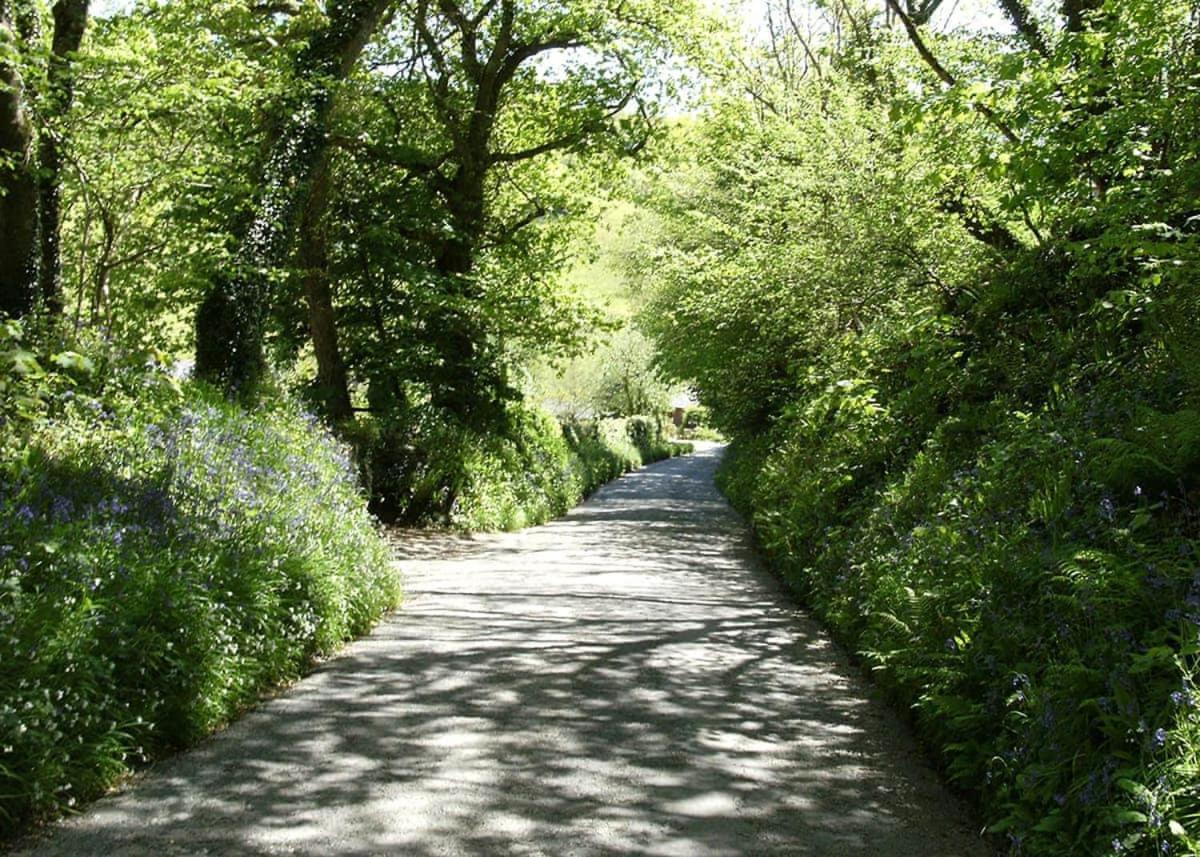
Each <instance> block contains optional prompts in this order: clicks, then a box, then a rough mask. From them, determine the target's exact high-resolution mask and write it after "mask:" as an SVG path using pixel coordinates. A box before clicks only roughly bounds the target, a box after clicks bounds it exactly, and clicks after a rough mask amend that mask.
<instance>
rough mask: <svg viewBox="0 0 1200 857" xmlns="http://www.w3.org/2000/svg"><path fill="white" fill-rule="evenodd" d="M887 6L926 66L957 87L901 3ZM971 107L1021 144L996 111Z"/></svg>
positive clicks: (974, 104)
mask: <svg viewBox="0 0 1200 857" xmlns="http://www.w3.org/2000/svg"><path fill="white" fill-rule="evenodd" d="M887 4H888V7H889V8H890V9H891V10H892V11H893V12H894V13H895V15H896V17H897V18H898V19H899V20H900V23H901V24H903V25H904V29H905V31H906V32H907V33H908V40H909V41H910V42H912V44H913V47H914V48H916V49H917V53H918V54H920V55H921V59H923V60H924V61H925V64H926V65H927V66H929V67H930V68H931V69H933V73H934V74H936V75H937V76H938V79H939V80H941V81H942V83H944V84H946V86H956V85H957V84H958V79H957V78H955V77H954V75H952V74H951V73H950V72H949V71H947V70H946V67H945V66H944V65H942V64H941V63H940V62H938V58H937V57H935V56H934V55H933V52H932V51H931V50H929V46H928V45H926V44H925V40H924V39H923V38H921V31H920V30H918V29H917V25H916V24H914V23H913V20H912V19H911V18H910V17H908V15H907V14H905V12H904V10H903V9H901V8H900V3H899V2H898V0H887ZM971 107H972V108H973V109H974V110H975V112H976V113H978V114H979V115H980V116H982V117H984V118H985V119H987V120H988V121H989V122H991V123H992V126H993V127H994V128H996V130H998V131H999V132H1000V133H1001V134H1003V135H1004V138H1005V139H1006V140H1008V142H1010V143H1017V142H1019V140H1018V138H1017V135H1016V132H1014V131H1013V129H1012V128H1011V127H1009V125H1008V123H1007V122H1005V121H1004V120H1003V119H1001V118H1000V115H999V114H998V113H996V111H995V110H993V109H992V108H990V107H988V106H987V105H986V104H983V103H982V102H979V101H973V102H971Z"/></svg>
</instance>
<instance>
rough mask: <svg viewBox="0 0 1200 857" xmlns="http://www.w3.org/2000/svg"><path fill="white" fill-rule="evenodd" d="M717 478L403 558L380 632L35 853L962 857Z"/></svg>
mask: <svg viewBox="0 0 1200 857" xmlns="http://www.w3.org/2000/svg"><path fill="white" fill-rule="evenodd" d="M718 454H719V450H716V449H707V450H705V451H704V452H702V453H700V454H698V455H696V456H694V457H691V458H689V459H680V460H675V461H671V462H665V463H663V464H660V465H657V466H655V467H652V468H649V469H647V470H645V471H642V472H640V473H637V474H633V475H631V476H628V477H626V478H624V479H622V480H619V481H618V482H617V483H615V484H613V485H610V486H609V487H608V488H606V489H604V490H603V491H601V492H600V493H599V494H598V495H597V496H596V497H595V498H593V500H592V501H591V502H589V503H588V504H586V505H585V506H583V507H581V508H579V509H577V510H576V511H575V512H574V513H572V514H571V515H569V516H567V517H566V518H563V519H561V520H559V521H555V522H553V523H551V524H548V525H546V526H543V527H539V528H536V529H533V530H528V531H526V532H523V533H518V534H513V535H506V536H492V537H486V538H481V539H463V538H460V537H451V541H452V542H453V543H452V545H451V548H452V549H451V550H448V551H447V552H446V553H444V554H439V552H438V551H437V550H435V549H432V547H431V546H432V545H433V542H430V541H422V542H421V543H420V545H419V546H418V547H417V548H416V549H414V550H412V551H411V552H410V553H409V557H410V559H409V560H408V562H407V566H408V568H409V574H408V576H409V589H410V591H411V599H410V601H409V603H408V605H407V606H406V609H405V610H404V611H403V612H402V613H400V614H399V615H398V616H396V617H395V618H394V619H392V620H390V621H389V622H387V623H386V624H385V625H384V626H382V627H381V628H380V629H379V630H378V631H377V633H375V634H374V635H373V636H371V637H370V638H368V639H365V640H362V641H360V642H358V643H356V644H355V645H354V646H352V647H351V648H350V649H349V650H347V652H346V653H345V654H344V655H343V656H342V657H340V658H338V659H336V660H334V661H332V662H330V663H328V664H326V665H325V666H323V667H322V668H321V669H320V670H319V671H318V672H317V673H316V674H315V675H314V676H312V677H311V678H309V679H307V680H306V681H304V682H303V683H301V684H300V685H299V686H297V687H296V688H294V689H293V690H292V691H291V692H289V693H288V694H286V695H284V696H281V697H280V698H278V699H275V700H274V701H272V702H270V703H268V704H266V705H264V706H263V707H262V708H261V709H259V710H258V711H256V712H254V713H253V714H251V715H250V716H248V717H246V718H245V719H243V720H242V721H240V722H239V723H237V724H235V725H234V726H233V727H232V728H230V729H229V730H228V731H226V732H225V733H223V734H222V735H220V736H218V737H217V738H215V739H214V740H212V741H210V742H208V743H207V744H205V745H204V746H202V747H201V748H199V749H198V750H197V751H194V752H192V753H189V754H186V755H184V756H182V757H180V758H178V759H176V760H174V761H173V762H169V763H167V764H164V765H162V766H160V768H159V769H157V770H156V771H154V772H153V773H152V774H151V775H150V776H148V777H145V778H144V779H143V780H142V781H141V782H139V783H137V784H136V786H135V787H134V788H132V789H131V790H129V791H128V792H127V793H126V794H124V795H120V796H117V797H115V798H110V799H108V800H106V801H102V802H101V803H99V804H98V805H97V806H96V807H95V808H94V809H93V810H92V811H91V812H90V813H89V814H88V815H87V816H86V817H84V818H82V819H77V820H75V821H74V822H72V823H70V824H68V825H66V826H65V827H64V828H62V829H61V830H60V831H59V832H58V834H57V836H55V837H54V838H52V839H51V840H50V841H49V842H48V843H46V847H45V852H44V853H47V854H50V853H57V854H68V853H69V854H99V853H113V852H117V851H120V852H122V853H147V854H149V853H155V854H166V853H180V854H183V853H188V854H197V853H208V854H235V853H236V854H255V853H257V854H274V853H296V852H298V853H305V854H329V853H338V854H363V855H365V854H384V853H388V854H404V855H417V857H423V855H441V854H462V855H480V857H484V855H487V857H492V855H507V854H531V855H532V854H546V855H611V857H617V855H687V857H705V855H736V854H756V855H764V854H779V855H807V854H813V855H817V854H820V855H845V854H859V853H878V854H889V855H904V854H921V855H925V857H934V855H963V854H975V853H978V854H983V853H987V852H986V851H985V850H984V849H983V848H982V847H981V846H980V844H979V843H978V840H977V839H976V838H975V836H974V835H973V834H972V832H971V830H970V828H969V822H968V820H967V819H966V816H964V815H963V814H962V813H961V811H960V809H959V808H958V807H957V806H956V804H955V802H954V801H953V800H952V799H950V798H949V797H948V796H947V795H946V794H945V793H944V792H943V791H942V789H941V787H940V786H939V785H938V783H937V781H936V779H935V778H934V777H933V776H932V774H931V773H930V772H929V771H928V769H927V768H926V767H925V765H924V763H923V761H922V760H921V758H920V756H919V755H918V754H917V753H916V752H915V751H914V749H913V747H912V745H911V742H910V741H909V740H908V738H907V737H906V735H905V734H904V732H903V730H901V729H900V728H898V726H897V725H896V723H895V722H894V721H893V720H892V718H891V717H890V716H889V715H887V714H886V713H885V712H884V711H883V710H882V709H881V708H880V707H879V706H878V705H877V704H876V703H874V702H871V701H869V700H868V698H867V696H866V695H865V693H864V691H863V689H862V687H861V683H860V682H859V681H858V680H857V679H856V678H855V677H854V675H853V672H852V671H851V670H849V669H847V668H846V666H845V665H844V663H843V660H842V658H841V656H840V655H839V654H838V652H837V651H836V650H835V648H834V647H833V646H832V645H831V644H830V643H829V642H828V641H827V640H826V639H825V638H824V637H823V636H822V635H821V634H820V632H819V630H818V629H817V627H816V626H815V625H814V624H813V623H812V622H811V621H809V620H807V619H806V618H805V617H804V616H802V615H798V614H797V612H796V610H795V609H794V607H793V606H790V604H789V602H788V600H787V598H786V597H785V596H783V595H782V594H781V593H780V591H779V590H778V587H777V585H776V583H775V582H774V581H773V580H772V579H771V578H770V577H769V576H768V575H766V574H765V573H764V572H763V571H762V570H761V569H760V568H759V566H758V565H757V563H756V561H755V559H754V557H753V554H752V552H751V551H750V548H749V545H748V543H747V541H746V538H745V534H744V528H743V526H742V524H741V522H740V521H739V520H738V519H737V517H736V515H734V514H733V512H732V511H731V510H730V509H729V508H728V506H727V505H726V504H725V502H724V501H723V500H722V499H721V498H720V497H719V496H718V495H717V494H716V493H715V491H714V490H713V488H712V487H711V479H712V473H713V469H714V467H715V464H716V461H717V457H718Z"/></svg>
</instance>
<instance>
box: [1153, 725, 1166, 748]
mask: <svg viewBox="0 0 1200 857" xmlns="http://www.w3.org/2000/svg"><path fill="white" fill-rule="evenodd" d="M1153 743H1154V749H1156V750H1157V749H1159V748H1161V747H1163V746H1165V745H1166V743H1167V730H1166V729H1163V728H1162V727H1161V726H1160V727H1158V728H1157V729H1155V730H1154V742H1153Z"/></svg>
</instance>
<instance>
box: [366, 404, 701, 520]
mask: <svg viewBox="0 0 1200 857" xmlns="http://www.w3.org/2000/svg"><path fill="white" fill-rule="evenodd" d="M381 437H382V438H383V440H381V442H380V443H379V445H378V446H376V448H375V449H374V451H373V453H372V460H373V461H374V465H373V470H372V472H373V480H374V482H373V493H374V495H375V496H376V497H377V498H378V499H377V501H376V502H377V509H378V511H379V512H380V513H381V514H382V515H383V516H385V517H386V518H389V519H391V520H398V521H402V522H405V523H409V524H428V523H433V524H439V525H446V526H451V527H454V528H459V529H466V530H514V529H520V528H521V527H526V526H530V525H533V524H538V523H541V522H543V521H546V520H549V519H550V518H552V517H555V516H557V515H561V514H563V513H564V512H566V511H567V510H568V509H570V508H571V507H572V506H574V505H575V504H576V503H578V502H579V501H580V500H581V499H582V498H583V497H586V496H587V495H589V494H591V493H592V492H593V491H595V490H596V489H597V488H598V487H600V486H601V485H603V484H604V483H605V482H608V481H609V480H611V479H615V478H616V477H617V476H620V475H621V474H622V473H625V472H627V471H629V470H633V469H634V468H637V467H641V466H642V465H643V464H648V463H650V462H652V461H658V460H660V459H663V458H669V457H671V456H672V455H678V454H679V453H680V452H682V451H685V450H686V449H687V448H688V447H687V446H686V445H685V444H678V443H671V442H670V441H668V440H667V439H666V438H665V437H664V436H663V432H662V427H661V425H660V424H659V423H658V422H657V421H656V420H654V419H651V418H648V417H629V418H627V419H605V420H600V421H598V422H588V423H567V424H566V425H565V426H560V425H559V423H558V422H557V421H556V420H555V419H554V418H553V417H551V416H549V415H548V414H546V413H544V412H542V411H539V410H537V409H535V408H532V407H529V406H527V405H522V404H510V405H509V406H508V410H507V414H506V425H505V427H504V430H503V431H501V432H497V433H495V434H480V433H477V432H472V431H470V430H467V429H465V428H463V427H461V426H459V425H455V424H452V423H449V422H444V421H439V422H433V423H428V424H410V425H408V426H406V427H405V428H404V429H403V430H400V431H397V430H393V431H391V432H387V433H384V434H383V435H381ZM400 438H403V441H401V440H400Z"/></svg>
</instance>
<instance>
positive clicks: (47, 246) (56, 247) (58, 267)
mask: <svg viewBox="0 0 1200 857" xmlns="http://www.w3.org/2000/svg"><path fill="white" fill-rule="evenodd" d="M87 20H88V0H58V2H57V3H55V4H54V38H53V41H52V43H51V50H50V65H49V68H48V70H47V78H48V79H47V83H48V88H47V91H46V97H45V99H44V101H43V102H42V112H43V116H44V118H45V120H46V124H47V126H48V127H46V128H44V129H43V131H42V133H41V135H40V137H39V139H38V166H39V177H38V203H39V206H38V217H39V220H40V226H41V266H40V268H39V270H38V290H39V291H40V292H41V296H42V301H43V302H44V303H45V305H46V309H48V310H49V311H50V312H52V313H55V314H58V313H61V312H62V251H61V249H60V244H61V241H60V239H61V227H62V222H61V221H62V217H61V213H60V212H61V207H62V206H61V197H62V189H61V181H60V174H61V172H62V152H61V151H60V148H59V145H60V141H59V134H60V129H59V128H56V127H54V126H55V125H56V124H59V123H60V121H61V120H62V119H63V118H64V117H65V116H66V115H67V111H69V110H70V109H71V102H72V101H73V100H74V97H75V75H74V70H73V69H72V60H71V55H72V54H74V53H76V52H77V51H78V50H79V45H80V44H81V43H82V42H83V32H84V30H85V29H86V27H87Z"/></svg>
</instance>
